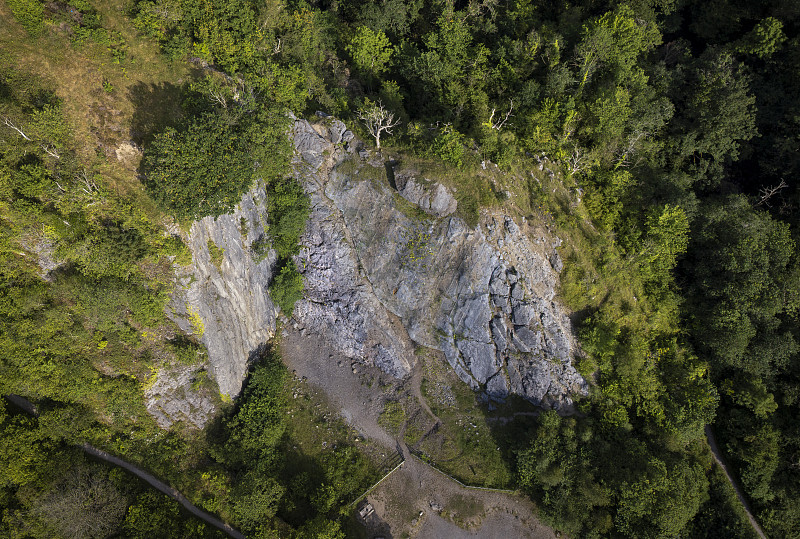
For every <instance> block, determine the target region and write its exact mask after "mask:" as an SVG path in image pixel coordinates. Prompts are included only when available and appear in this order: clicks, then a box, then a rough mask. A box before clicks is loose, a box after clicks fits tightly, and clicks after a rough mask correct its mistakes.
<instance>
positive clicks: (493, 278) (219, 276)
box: [171, 114, 587, 410]
mask: <svg viewBox="0 0 800 539" xmlns="http://www.w3.org/2000/svg"><path fill="white" fill-rule="evenodd" d="M320 116H322V117H323V121H322V122H320V123H318V124H314V125H312V124H310V123H309V122H307V121H305V120H297V119H295V125H294V130H293V136H294V145H295V158H294V161H293V167H294V170H295V174H296V176H297V177H298V179H300V180H301V182H302V183H303V185H304V188H305V190H306V192H307V193H308V194H309V196H310V199H311V208H312V209H311V217H310V219H309V222H308V224H307V227H306V231H305V233H304V236H303V238H302V243H303V245H304V248H303V250H302V251H301V253H300V255H298V256H297V257H296V263H297V265H298V268H299V270H300V271H301V273H303V275H304V278H305V284H306V291H305V294H304V298H303V299H302V300H300V301H299V302H298V303H297V304H296V306H295V311H294V313H293V316H294V319H295V323H296V324H297V326H298V327H301V329H302V330H303V331H306V332H310V333H312V334H313V335H316V336H318V337H319V338H322V339H326V340H328V341H329V342H330V343H331V344H332V346H333V347H334V348H335V349H336V350H338V351H339V352H341V353H343V354H344V355H346V356H348V357H350V358H352V359H354V360H356V361H359V362H362V363H365V364H368V365H375V366H378V367H380V368H381V369H383V370H384V371H386V372H387V373H390V374H392V375H394V376H398V377H401V376H404V375H406V374H407V373H408V372H409V371H410V370H411V367H412V366H413V365H414V362H415V356H414V353H413V350H414V343H417V344H420V345H424V346H427V347H430V348H434V349H437V350H440V351H442V352H443V354H444V356H445V358H446V359H447V361H448V362H449V363H450V365H451V366H452V367H453V369H454V370H455V371H456V372H457V373H458V375H459V376H460V377H461V378H462V379H463V380H464V381H465V382H467V383H468V384H470V385H471V386H472V387H473V388H474V389H476V390H477V389H480V390H482V391H485V392H486V393H487V394H488V395H489V396H490V397H492V398H494V399H498V400H501V399H503V398H505V397H506V396H507V395H509V394H512V393H513V394H518V395H521V396H523V397H525V398H527V399H529V400H530V401H532V402H534V403H536V404H540V405H542V406H548V407H554V408H557V409H560V410H566V409H569V407H570V406H571V403H572V397H573V396H574V395H581V394H585V393H586V389H587V385H586V382H585V381H584V380H583V379H582V378H581V377H580V375H579V374H578V373H577V372H576V371H575V369H574V367H573V366H572V359H573V358H574V357H575V355H576V353H578V350H577V345H576V343H575V340H574V338H573V336H572V334H571V330H570V322H569V318H568V317H567V316H566V313H565V312H564V310H563V309H562V308H561V307H560V306H559V305H558V303H557V302H556V301H555V289H556V286H557V283H558V271H559V270H560V267H561V261H560V259H559V257H558V254H557V253H556V252H555V247H557V246H558V243H559V242H558V240H557V239H556V238H552V236H551V235H550V234H549V233H547V231H546V230H543V229H541V228H538V229H537V228H534V227H531V226H530V225H529V224H528V223H525V222H524V220H522V222H519V223H518V222H515V221H514V220H513V219H511V218H510V217H507V216H504V215H501V214H496V215H492V214H484V215H483V217H482V220H481V224H480V225H479V226H478V227H477V228H475V229H471V228H469V227H468V226H467V225H466V223H465V222H464V221H463V220H461V219H460V218H458V217H456V216H454V215H453V212H454V211H455V210H456V207H457V205H456V201H455V199H454V198H453V196H452V194H451V193H450V192H449V191H448V190H447V189H446V188H445V187H444V186H441V185H439V184H436V183H433V182H428V181H427V180H420V179H417V178H415V177H414V176H413V174H411V173H409V172H403V171H399V172H398V173H397V174H395V176H394V180H395V186H396V187H397V189H395V188H393V187H392V186H391V185H389V182H387V181H385V180H376V179H374V178H376V177H381V175H382V173H383V168H384V166H383V163H382V162H381V161H380V160H379V154H370V152H367V151H365V150H363V148H362V146H361V144H360V143H359V141H358V140H357V139H355V138H354V136H353V134H352V133H351V132H350V131H348V130H347V129H346V127H345V126H344V124H343V123H342V122H340V121H338V120H336V119H334V118H331V117H327V116H325V115H322V114H320ZM362 153H363V156H362V155H361V154H362ZM345 160H347V161H348V163H347V166H346V167H344V166H342V167H339V165H341V164H342V163H343V162H344V161H345ZM337 167H338V168H337ZM354 168H355V170H353V169H354ZM345 170H348V172H345ZM369 178H372V179H369ZM401 196H402V197H404V198H406V200H408V201H410V202H412V203H414V204H418V205H419V206H420V207H421V208H422V209H423V210H424V211H425V212H426V213H427V214H428V217H425V218H422V219H420V217H419V214H415V213H414V212H410V213H411V214H412V215H408V214H406V213H404V212H403V211H402V208H403V207H404V206H403V204H407V203H405V202H403V204H398V201H399V200H400V198H399V197H401ZM242 218H244V221H242ZM264 219H265V204H264V193H263V190H261V189H258V188H256V189H253V190H251V191H250V192H249V193H248V194H246V195H245V196H244V197H243V198H242V201H241V203H240V204H239V206H237V208H236V211H235V212H234V213H233V214H231V215H224V216H221V217H219V218H217V219H212V218H205V219H202V220H200V221H197V222H195V223H194V224H193V225H192V229H191V233H190V236H189V243H190V247H191V249H192V253H193V256H194V259H193V264H192V267H191V268H189V269H188V270H187V271H186V273H185V275H183V276H182V278H181V280H180V283H181V285H182V287H179V290H178V292H177V293H176V294H175V296H174V297H173V300H172V303H171V315H172V316H173V318H174V319H175V320H176V322H177V323H178V324H179V325H180V326H181V328H182V329H183V330H184V331H187V332H195V333H196V334H201V336H200V338H201V340H202V342H203V343H204V344H205V345H206V346H207V348H208V351H209V364H210V370H211V373H212V374H213V376H214V378H215V379H216V380H217V382H218V384H219V386H220V390H221V391H222V392H223V393H224V394H226V395H230V396H234V395H236V394H237V393H238V392H239V390H240V388H241V383H242V381H243V379H244V376H245V373H246V370H247V363H248V358H249V356H250V355H251V354H252V353H253V352H254V351H255V350H257V349H258V347H259V346H260V345H261V344H263V343H264V342H266V341H267V340H268V339H269V338H270V337H271V336H272V335H273V334H274V331H275V318H276V315H277V311H278V310H277V308H276V307H275V306H274V305H273V303H272V302H271V301H270V299H269V297H268V295H267V292H266V287H267V286H268V284H269V282H270V279H271V277H272V272H271V268H272V266H273V263H274V253H272V252H270V253H269V254H268V256H267V258H266V259H265V260H263V261H261V262H259V261H256V260H254V259H253V255H252V254H251V253H252V249H251V246H252V243H253V242H254V241H255V240H256V239H257V238H258V237H259V236H261V235H262V234H263V233H264V228H263V221H264ZM242 223H245V224H244V225H242ZM209 242H211V243H209ZM209 245H212V246H213V245H216V248H213V247H212V249H209ZM220 249H221V250H222V256H221V257H220V254H219V253H220V251H219V250H220ZM215 256H216V257H217V262H218V264H219V266H217V264H215V262H214V260H213V258H215ZM192 320H194V323H193V322H192ZM198 320H202V325H203V326H204V329H203V330H202V333H201V330H200V328H199V327H198V326H199V323H198V322H197V321H198ZM325 360H326V358H320V361H325Z"/></svg>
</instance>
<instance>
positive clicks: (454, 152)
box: [431, 125, 465, 167]
mask: <svg viewBox="0 0 800 539" xmlns="http://www.w3.org/2000/svg"><path fill="white" fill-rule="evenodd" d="M464 138H465V137H464V135H462V134H461V133H459V132H458V131H456V130H455V129H453V127H452V126H450V125H446V126H444V127H443V128H442V129H441V130H440V132H439V135H438V136H437V137H436V139H435V140H434V141H433V145H432V146H431V151H432V152H433V154H434V155H435V156H437V157H439V158H440V159H442V160H444V161H446V162H448V163H450V164H452V165H456V166H457V167H461V166H463V164H464V162H463V160H464Z"/></svg>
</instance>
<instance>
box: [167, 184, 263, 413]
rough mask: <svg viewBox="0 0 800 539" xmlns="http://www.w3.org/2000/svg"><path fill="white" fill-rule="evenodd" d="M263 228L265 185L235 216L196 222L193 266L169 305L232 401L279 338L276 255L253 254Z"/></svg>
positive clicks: (244, 198)
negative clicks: (255, 358) (263, 350)
mask: <svg viewBox="0 0 800 539" xmlns="http://www.w3.org/2000/svg"><path fill="white" fill-rule="evenodd" d="M265 223H266V194H265V192H264V189H263V186H261V185H256V186H255V187H253V188H252V189H251V190H250V191H249V192H248V193H246V194H245V195H244V196H242V200H241V201H240V202H239V204H238V205H237V206H236V208H235V210H234V212H233V213H230V214H226V215H221V216H219V217H217V218H216V219H215V218H213V217H205V218H203V219H200V220H198V221H195V222H194V223H192V227H191V230H190V232H189V237H188V244H189V247H190V249H191V251H192V264H191V266H189V267H187V268H184V269H182V270H181V271H180V272H179V275H178V285H177V286H176V291H175V293H174V294H173V297H172V300H171V302H170V304H169V306H168V315H169V316H170V317H171V318H172V319H173V320H174V321H175V322H176V323H177V324H178V326H179V327H180V328H181V329H182V330H183V331H185V332H186V333H193V334H194V335H195V336H196V337H197V338H198V339H199V340H200V341H201V342H202V343H203V344H204V345H205V346H206V348H207V349H208V357H209V368H210V371H211V373H212V375H213V377H214V379H215V380H216V381H217V384H218V385H219V389H220V391H221V392H222V393H223V394H225V395H227V396H230V397H234V396H236V395H238V393H239V391H240V389H241V387H242V382H243V381H244V378H245V375H246V373H247V368H248V363H249V360H250V359H251V356H252V355H253V354H256V353H257V352H258V351H259V349H260V347H261V346H263V344H264V343H266V342H267V341H268V340H269V339H270V338H272V336H273V335H274V334H275V328H276V318H277V315H278V308H277V307H276V306H275V305H274V304H273V302H272V300H271V299H270V298H269V294H268V292H267V286H268V285H269V283H270V281H271V279H272V268H273V266H274V264H275V258H276V257H275V253H274V251H272V250H270V251H268V252H267V253H266V256H265V257H264V258H263V260H259V259H258V257H257V256H256V255H255V254H254V250H253V243H254V242H257V241H259V239H261V238H262V236H263V235H264V234H265ZM212 251H213V253H212ZM215 258H217V260H214V259H215Z"/></svg>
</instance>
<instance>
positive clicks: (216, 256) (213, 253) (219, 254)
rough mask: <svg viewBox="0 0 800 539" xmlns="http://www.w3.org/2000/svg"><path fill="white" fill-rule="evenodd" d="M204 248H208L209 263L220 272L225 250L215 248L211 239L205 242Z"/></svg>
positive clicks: (215, 245)
mask: <svg viewBox="0 0 800 539" xmlns="http://www.w3.org/2000/svg"><path fill="white" fill-rule="evenodd" d="M206 247H208V255H209V256H210V257H211V262H212V263H213V264H214V266H216V268H217V269H218V270H221V268H222V260H223V259H224V258H225V249H222V248H221V247H219V246H217V244H216V243H214V240H212V239H211V238H209V239H208V241H206Z"/></svg>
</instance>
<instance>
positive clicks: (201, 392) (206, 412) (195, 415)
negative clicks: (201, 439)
mask: <svg viewBox="0 0 800 539" xmlns="http://www.w3.org/2000/svg"><path fill="white" fill-rule="evenodd" d="M204 375H205V372H204V371H202V370H198V368H197V366H173V367H171V368H163V369H160V370H159V371H158V373H157V375H156V379H155V380H154V382H153V383H152V384H149V387H148V388H147V390H146V391H145V398H146V399H147V400H146V405H147V411H148V412H150V415H152V416H153V417H154V418H155V420H156V422H157V423H158V426H159V427H161V428H162V429H166V428H169V427H170V426H171V425H172V424H173V423H175V422H177V421H183V422H185V423H187V424H189V425H193V426H195V427H197V428H199V429H202V428H203V427H204V426H205V424H206V423H207V422H208V420H209V419H210V418H211V417H212V416H213V415H214V413H215V412H216V405H215V402H214V399H213V396H212V395H211V393H210V390H208V389H203V388H200V387H196V386H198V385H202V384H201V382H202V378H201V377H202V376H204Z"/></svg>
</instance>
